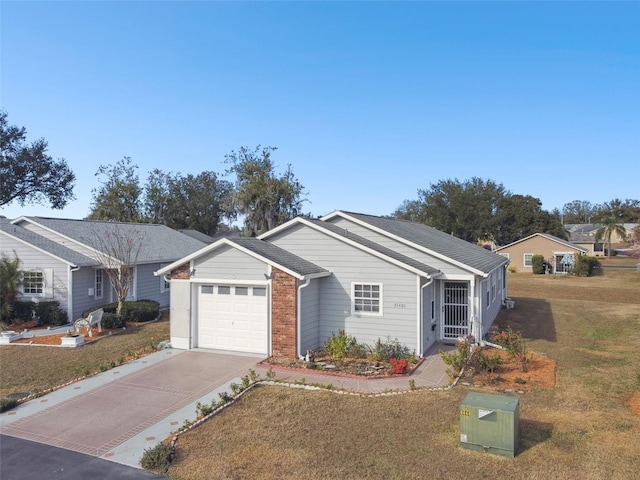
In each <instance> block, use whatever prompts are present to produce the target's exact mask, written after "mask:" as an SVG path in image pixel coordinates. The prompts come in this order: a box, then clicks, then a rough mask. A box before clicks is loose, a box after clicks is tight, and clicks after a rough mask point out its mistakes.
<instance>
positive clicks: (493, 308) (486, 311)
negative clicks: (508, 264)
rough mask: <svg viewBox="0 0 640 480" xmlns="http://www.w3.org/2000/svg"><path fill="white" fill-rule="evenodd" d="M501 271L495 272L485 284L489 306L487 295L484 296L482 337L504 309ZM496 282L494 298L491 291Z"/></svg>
mask: <svg viewBox="0 0 640 480" xmlns="http://www.w3.org/2000/svg"><path fill="white" fill-rule="evenodd" d="M500 270H501V269H496V270H494V271H493V272H492V273H491V275H490V276H489V278H488V279H487V281H486V282H485V283H486V285H487V288H488V290H489V305H488V307H487V304H486V298H487V297H486V293H485V294H484V295H483V301H484V302H485V303H484V304H483V312H482V317H481V318H482V335H483V336H484V335H485V334H486V333H487V332H488V331H489V328H490V327H491V325H492V324H493V322H494V320H495V319H496V317H497V316H498V313H499V312H500V309H501V308H502V277H501V276H500V274H499V271H500ZM494 281H495V287H496V294H495V298H493V294H492V291H491V285H492V282H494Z"/></svg>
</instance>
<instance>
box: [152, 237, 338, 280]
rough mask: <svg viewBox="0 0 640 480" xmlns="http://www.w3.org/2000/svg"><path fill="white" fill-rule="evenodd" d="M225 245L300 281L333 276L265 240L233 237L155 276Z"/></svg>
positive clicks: (188, 257)
mask: <svg viewBox="0 0 640 480" xmlns="http://www.w3.org/2000/svg"><path fill="white" fill-rule="evenodd" d="M225 245H226V246H230V247H232V248H236V249H238V250H241V251H243V252H244V253H246V254H248V255H251V256H252V257H255V258H258V259H259V260H261V261H263V262H265V263H267V264H269V265H271V266H273V267H276V268H278V269H279V270H282V271H283V272H286V273H288V274H289V275H292V276H294V277H296V278H298V279H300V280H303V279H307V278H316V277H324V276H327V275H330V274H331V272H329V271H328V270H326V269H324V268H322V267H319V266H318V265H316V264H314V263H312V262H309V261H308V260H305V259H304V258H301V257H299V256H297V255H294V254H293V253H291V252H288V251H287V250H284V249H282V248H280V247H278V246H276V245H273V244H271V243H269V242H266V241H264V240H260V239H257V238H248V237H233V238H223V239H221V240H218V241H217V242H215V243H213V244H211V245H207V246H206V247H204V248H202V249H200V250H198V251H196V252H193V253H192V254H191V255H188V256H186V257H184V258H181V259H180V260H177V261H175V262H173V263H172V264H170V265H167V266H166V267H163V268H161V269H160V270H158V271H157V272H155V275H164V274H166V273H169V272H170V271H171V270H173V269H174V268H177V267H179V266H181V265H184V264H185V263H187V262H190V261H191V260H194V259H196V258H199V257H201V256H203V255H206V254H208V253H211V252H214V251H215V250H217V249H219V248H221V247H222V246H225Z"/></svg>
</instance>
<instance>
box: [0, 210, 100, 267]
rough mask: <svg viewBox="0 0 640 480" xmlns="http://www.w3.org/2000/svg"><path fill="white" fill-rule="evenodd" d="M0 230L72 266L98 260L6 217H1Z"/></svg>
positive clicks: (85, 265)
mask: <svg viewBox="0 0 640 480" xmlns="http://www.w3.org/2000/svg"><path fill="white" fill-rule="evenodd" d="M1 220H2V221H0V231H2V232H3V233H4V234H5V235H8V236H10V237H13V238H15V239H17V240H19V241H22V242H24V243H27V244H29V245H32V246H33V247H35V248H37V249H39V250H41V251H43V252H45V253H48V254H49V255H51V256H53V257H57V258H59V259H61V260H63V261H65V262H67V263H69V264H70V265H73V266H74V267H91V266H96V265H99V262H98V261H97V260H95V259H93V258H90V257H88V256H86V255H83V254H81V253H78V252H76V251H75V250H71V249H70V248H67V247H65V246H64V245H60V244H59V243H56V242H54V241H51V240H49V239H48V238H45V237H43V236H42V235H38V234H37V233H34V232H32V231H31V230H27V229H26V228H23V227H21V226H20V225H13V224H11V223H10V222H9V221H8V220H6V219H1Z"/></svg>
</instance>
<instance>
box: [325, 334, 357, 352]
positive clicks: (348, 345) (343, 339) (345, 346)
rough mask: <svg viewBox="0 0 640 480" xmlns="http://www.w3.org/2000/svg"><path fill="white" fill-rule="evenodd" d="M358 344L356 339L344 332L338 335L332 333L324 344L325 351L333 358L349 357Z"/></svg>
mask: <svg viewBox="0 0 640 480" xmlns="http://www.w3.org/2000/svg"><path fill="white" fill-rule="evenodd" d="M356 345H358V342H357V341H356V339H355V337H352V336H351V335H347V334H346V333H345V331H344V330H339V331H338V333H337V334H335V333H332V334H331V336H330V337H329V339H328V340H327V341H326V342H325V344H324V351H325V352H326V353H327V355H329V356H330V357H331V358H345V357H349V356H350V353H351V350H353V349H354V348H355V347H356Z"/></svg>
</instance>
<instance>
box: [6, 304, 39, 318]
mask: <svg viewBox="0 0 640 480" xmlns="http://www.w3.org/2000/svg"><path fill="white" fill-rule="evenodd" d="M35 309H36V302H25V301H22V300H16V301H15V302H14V304H13V312H11V319H12V320H29V319H30V318H31V312H33V311H34V310H35Z"/></svg>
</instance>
